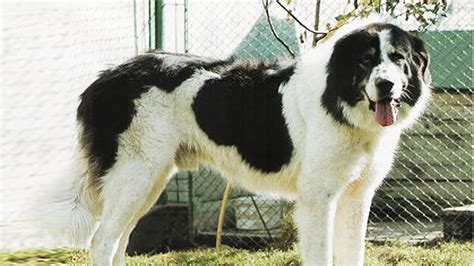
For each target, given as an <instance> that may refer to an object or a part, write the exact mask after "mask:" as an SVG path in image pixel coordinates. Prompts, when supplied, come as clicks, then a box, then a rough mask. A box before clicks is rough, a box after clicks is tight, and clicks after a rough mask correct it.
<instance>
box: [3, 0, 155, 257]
mask: <svg viewBox="0 0 474 266" xmlns="http://www.w3.org/2000/svg"><path fill="white" fill-rule="evenodd" d="M147 3H148V1H136V5H135V8H134V3H133V1H116V2H110V1H109V2H101V3H93V2H79V1H75V2H66V1H63V2H57V1H56V2H29V3H25V2H23V3H14V2H2V6H1V35H2V36H1V40H2V53H1V70H0V74H1V77H2V80H1V89H0V91H1V105H0V111H1V133H0V148H1V151H0V159H1V160H0V173H1V179H0V180H1V181H0V207H1V210H0V234H1V235H0V250H4V249H18V248H39V247H51V246H57V245H66V244H68V243H69V239H68V238H67V236H66V235H65V231H64V230H63V229H64V228H63V226H64V224H62V223H61V219H62V218H64V216H67V215H68V213H67V212H64V209H63V207H64V205H61V204H56V203H57V202H59V201H60V200H61V193H59V192H61V189H63V188H64V187H65V186H66V184H67V181H68V179H70V176H68V175H67V172H62V171H63V169H64V166H65V165H67V163H68V159H69V156H70V150H71V147H72V143H73V138H74V120H75V119H74V115H75V108H76V106H77V99H78V96H79V94H80V93H81V92H82V91H83V90H84V89H85V88H86V87H87V86H88V85H89V84H90V83H91V82H92V81H93V80H94V79H95V77H96V75H97V73H98V72H99V71H100V70H102V69H104V68H106V67H107V66H108V65H111V64H118V63H120V62H123V61H124V60H126V59H128V58H130V57H132V56H134V55H135V54H136V52H137V51H138V52H142V51H144V50H145V49H146V46H147V43H148V31H147V29H148V28H147V25H146V22H147V20H148V19H147V16H148V10H147ZM134 10H135V14H136V16H134ZM135 27H136V29H135ZM135 35H137V36H138V38H136V36H135Z"/></svg>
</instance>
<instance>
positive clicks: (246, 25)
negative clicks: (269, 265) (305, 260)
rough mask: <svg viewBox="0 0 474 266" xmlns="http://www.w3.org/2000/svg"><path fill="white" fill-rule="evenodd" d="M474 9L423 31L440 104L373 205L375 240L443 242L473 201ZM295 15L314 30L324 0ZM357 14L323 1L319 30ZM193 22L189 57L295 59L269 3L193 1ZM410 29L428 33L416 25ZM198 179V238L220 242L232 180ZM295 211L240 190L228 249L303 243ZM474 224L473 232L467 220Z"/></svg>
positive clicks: (290, 37) (463, 4)
mask: <svg viewBox="0 0 474 266" xmlns="http://www.w3.org/2000/svg"><path fill="white" fill-rule="evenodd" d="M174 4H177V5H180V4H182V5H183V6H184V5H185V4H186V3H184V2H179V1H177V2H174ZM469 7H471V8H472V3H470V2H468V1H460V2H454V3H452V4H450V5H449V7H448V12H447V17H446V18H444V19H442V20H441V21H440V23H438V24H437V25H436V26H432V27H431V28H428V29H427V31H424V32H422V33H421V37H422V38H423V39H424V40H425V42H426V43H427V47H428V50H429V52H430V54H431V57H432V62H433V63H432V65H431V70H432V75H433V79H434V90H433V92H434V94H433V100H432V103H431V105H430V107H429V109H428V111H427V113H426V114H425V115H424V116H423V117H422V118H421V119H420V121H419V122H418V124H417V125H416V126H415V127H414V128H412V129H411V130H409V131H407V132H406V133H405V134H404V135H403V136H402V141H401V146H400V148H399V151H398V155H397V157H396V160H395V163H394V167H393V169H392V171H391V173H390V174H389V176H388V178H387V180H386V181H385V183H384V184H383V185H382V187H381V188H380V189H379V190H378V192H377V194H376V197H375V199H374V202H373V204H372V209H371V214H370V220H369V226H368V236H367V237H368V239H372V240H381V241H385V240H404V241H427V240H431V239H433V238H436V237H440V236H441V235H442V230H443V226H442V222H441V215H442V210H443V209H444V208H447V207H454V206H461V205H466V204H472V147H471V145H472V114H473V113H472V88H473V84H472V77H471V75H472V42H471V38H472V25H471V24H470V23H469V22H467V23H466V21H465V19H464V18H465V15H466V16H469V12H467V13H466V11H465V10H466V9H467V10H469ZM290 8H291V10H292V11H293V12H294V14H296V15H298V17H299V19H300V20H301V21H302V22H303V23H304V24H305V25H307V26H309V27H313V26H314V9H315V1H298V2H296V3H295V4H293V5H291V6H290ZM348 9H349V10H350V6H349V7H348V5H347V1H321V7H320V10H321V11H320V16H319V17H320V25H319V29H322V30H326V29H327V25H334V23H335V22H336V20H335V18H336V16H338V15H341V14H344V13H346V12H347V10H348ZM269 11H270V15H271V21H272V24H273V27H274V28H275V31H276V32H277V34H278V35H279V37H280V38H282V39H283V40H284V42H285V43H286V44H287V45H289V46H290V47H292V48H293V50H294V51H295V52H296V53H304V51H305V50H306V49H308V47H309V46H310V45H311V36H309V32H306V33H305V32H304V29H302V27H300V26H299V25H296V24H295V22H294V20H292V19H291V18H290V17H289V16H288V15H287V14H286V12H284V11H283V10H282V9H281V8H279V7H278V5H276V4H275V3H273V4H272V5H270V8H269ZM185 15H186V21H187V23H188V26H187V27H186V31H185V32H184V34H185V35H186V41H187V43H186V44H185V50H186V51H187V52H189V53H193V54H199V55H206V56H210V57H217V58H225V57H228V56H230V55H232V56H235V57H238V58H260V59H272V58H288V57H289V53H288V52H287V50H286V49H285V48H284V47H283V45H282V44H281V43H279V42H278V41H277V40H276V39H275V37H274V36H273V34H272V32H271V31H270V29H269V25H268V22H267V18H266V16H265V13H264V10H263V8H262V3H261V2H260V1H225V2H220V1H189V3H187V4H186V14H185ZM405 26H406V27H407V28H409V29H412V30H413V29H417V27H418V25H417V24H416V23H415V22H413V21H409V22H405ZM305 38H306V39H305ZM302 39H305V43H303V44H302V43H301V40H302ZM191 176H192V179H191V180H192V182H193V185H192V189H193V191H192V193H191V194H190V195H192V197H191V198H189V202H190V204H191V206H193V207H192V209H193V211H192V221H193V225H192V226H193V235H192V238H193V240H194V241H196V242H199V243H207V244H213V243H214V239H215V236H216V226H217V217H218V213H219V208H220V204H221V199H222V194H223V191H224V187H225V182H224V181H223V179H222V178H220V177H219V176H218V174H217V173H214V172H212V171H210V170H208V169H202V170H200V171H199V172H196V173H192V174H191ZM182 187H183V186H182ZM287 213H291V208H290V207H289V206H288V204H286V203H284V202H282V201H278V200H274V199H266V198H262V197H260V196H255V195H251V194H249V193H246V192H244V191H241V190H238V189H237V190H236V188H234V190H233V192H232V195H231V200H230V203H229V205H228V207H227V210H226V214H225V218H226V220H225V223H224V231H223V242H224V243H225V244H228V245H233V246H239V247H245V248H260V247H266V246H279V247H281V245H275V243H279V244H281V243H282V242H284V243H286V242H288V241H287V240H288V239H284V238H290V239H291V240H294V228H292V227H291V225H290V226H289V225H288V223H290V224H291V222H289V221H291V218H288V217H289V216H288V215H285V214H287ZM465 226H471V225H470V224H467V221H466V224H465ZM292 230H293V231H292ZM287 231H292V232H287ZM289 235H290V236H289ZM275 240H277V241H275ZM290 242H291V241H290ZM286 244H288V243H286ZM290 245H291V244H290Z"/></svg>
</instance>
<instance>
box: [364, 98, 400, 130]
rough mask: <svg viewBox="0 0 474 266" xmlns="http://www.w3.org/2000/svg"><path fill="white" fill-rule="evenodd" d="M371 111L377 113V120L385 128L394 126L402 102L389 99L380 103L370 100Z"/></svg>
mask: <svg viewBox="0 0 474 266" xmlns="http://www.w3.org/2000/svg"><path fill="white" fill-rule="evenodd" d="M369 108H370V110H372V111H374V112H375V120H376V121H377V123H378V124H379V125H381V126H383V127H388V126H391V125H393V123H395V121H396V119H397V115H398V108H400V100H399V99H392V98H387V99H383V100H380V101H378V102H373V101H370V100H369Z"/></svg>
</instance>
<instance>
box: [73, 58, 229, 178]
mask: <svg viewBox="0 0 474 266" xmlns="http://www.w3.org/2000/svg"><path fill="white" fill-rule="evenodd" d="M166 60H171V61H170V63H169V64H168V63H167V62H165V61H166ZM171 62H173V64H171ZM225 64H228V62H226V61H212V60H208V59H205V58H200V57H195V56H190V55H178V54H170V53H157V54H146V55H141V56H138V57H136V58H134V59H133V60H131V61H129V62H127V63H125V64H123V65H120V66H118V67H115V68H112V69H109V70H106V71H104V72H103V73H102V74H101V75H100V76H99V78H98V79H97V80H96V81H94V82H93V83H92V84H91V85H90V86H89V87H88V88H87V89H86V90H85V91H84V92H83V93H82V95H81V103H80V104H79V107H78V109H77V120H78V121H79V122H80V123H81V124H82V126H83V133H82V136H81V139H80V142H81V144H82V145H83V146H84V147H85V148H86V155H87V157H88V160H89V163H90V164H91V166H92V169H93V171H94V173H93V174H94V175H95V176H102V175H104V174H105V173H106V171H107V170H108V169H109V168H110V167H111V166H112V165H113V164H114V163H115V156H116V153H117V145H118V144H117V136H118V134H120V133H122V132H124V131H125V130H126V129H127V128H128V127H129V125H130V123H131V121H132V119H133V116H134V115H135V105H134V100H135V99H137V98H139V97H140V95H141V94H142V93H144V92H146V91H148V90H149V88H150V87H151V86H156V87H158V88H159V89H161V90H164V91H166V92H168V93H169V92H172V91H173V90H174V89H175V88H176V87H178V86H179V85H180V84H181V83H182V82H183V81H185V80H186V79H188V78H190V77H191V75H192V74H193V73H194V72H195V71H196V70H197V69H199V68H203V69H213V68H215V67H219V66H222V65H225Z"/></svg>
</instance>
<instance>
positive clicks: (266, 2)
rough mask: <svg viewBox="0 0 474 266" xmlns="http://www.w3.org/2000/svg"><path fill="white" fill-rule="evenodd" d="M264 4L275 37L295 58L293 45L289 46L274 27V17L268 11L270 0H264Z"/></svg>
mask: <svg viewBox="0 0 474 266" xmlns="http://www.w3.org/2000/svg"><path fill="white" fill-rule="evenodd" d="M262 5H263V9H264V10H265V15H266V17H267V22H268V26H270V30H271V31H272V34H273V36H275V39H277V40H278V41H279V42H280V43H281V44H282V45H283V46H284V47H285V48H286V50H287V51H288V53H290V55H291V57H292V58H295V53H294V52H293V50H292V49H291V47H290V46H288V44H286V43H285V41H284V40H283V39H282V38H280V36H278V34H277V33H276V31H275V28H274V27H273V23H272V19H271V18H270V11H268V0H262Z"/></svg>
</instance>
